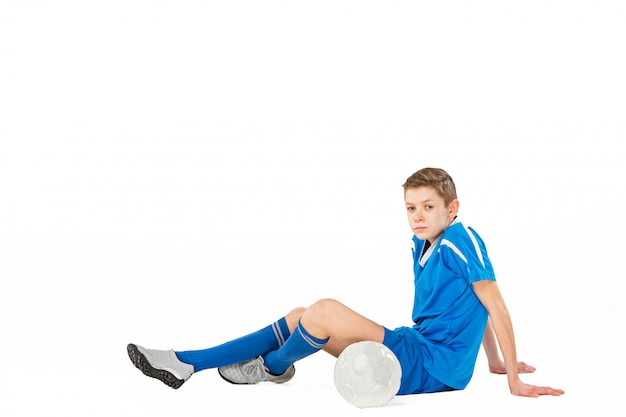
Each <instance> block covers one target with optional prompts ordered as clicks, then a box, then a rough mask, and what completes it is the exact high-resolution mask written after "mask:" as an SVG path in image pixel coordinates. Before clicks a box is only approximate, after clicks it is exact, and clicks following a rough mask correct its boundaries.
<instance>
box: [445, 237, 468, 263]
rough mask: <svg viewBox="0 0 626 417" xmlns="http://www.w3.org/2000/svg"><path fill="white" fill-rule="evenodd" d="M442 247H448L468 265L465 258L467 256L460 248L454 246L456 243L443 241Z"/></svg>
mask: <svg viewBox="0 0 626 417" xmlns="http://www.w3.org/2000/svg"><path fill="white" fill-rule="evenodd" d="M440 245H441V246H443V245H446V246H448V247H449V248H450V249H452V250H453V251H454V253H456V254H457V255H458V256H459V258H461V259H463V262H465V263H467V258H465V255H463V253H462V252H461V251H460V250H459V248H457V247H456V246H454V243H452V242H450V241H449V240H448V239H442V240H441V243H440Z"/></svg>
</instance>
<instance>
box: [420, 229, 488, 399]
mask: <svg viewBox="0 0 626 417" xmlns="http://www.w3.org/2000/svg"><path fill="white" fill-rule="evenodd" d="M413 242H414V245H415V246H414V249H413V259H414V273H415V299H414V304H413V321H414V323H415V324H414V325H413V328H414V329H415V330H417V333H418V334H419V339H422V340H421V343H420V345H421V350H422V352H423V355H424V368H425V369H426V370H427V371H428V372H429V373H430V374H431V375H432V376H433V377H435V378H436V379H438V380H439V381H441V382H443V383H444V384H446V385H448V386H449V387H452V388H456V389H463V388H465V386H466V385H467V384H468V383H469V381H470V379H471V377H472V374H473V372H474V364H475V362H476V357H477V355H478V351H479V349H480V345H481V342H482V338H483V335H484V333H485V326H486V324H487V318H488V314H487V310H486V309H485V307H484V306H483V305H482V304H481V302H480V300H479V299H478V297H476V294H475V293H474V291H473V289H472V283H474V282H477V281H481V280H495V274H494V272H493V268H492V266H491V262H490V261H489V258H488V256H487V250H486V248H485V244H484V242H483V241H482V239H481V238H480V236H478V234H477V233H476V232H475V231H474V230H473V229H471V228H469V227H466V226H464V225H463V223H461V222H460V221H458V220H457V221H455V222H454V223H452V224H451V225H450V226H449V227H448V228H447V229H446V230H445V231H444V233H443V234H442V236H441V237H440V238H439V240H438V241H437V242H435V243H434V244H433V245H431V246H428V242H427V241H422V240H419V239H417V237H415V236H413Z"/></svg>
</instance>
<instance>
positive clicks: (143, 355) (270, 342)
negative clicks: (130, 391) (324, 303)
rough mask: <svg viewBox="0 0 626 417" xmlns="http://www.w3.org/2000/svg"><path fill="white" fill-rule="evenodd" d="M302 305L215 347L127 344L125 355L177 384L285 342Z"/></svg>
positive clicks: (143, 368)
mask: <svg viewBox="0 0 626 417" xmlns="http://www.w3.org/2000/svg"><path fill="white" fill-rule="evenodd" d="M303 311H304V308H296V309H294V310H292V311H291V312H290V313H288V314H287V315H286V316H285V317H283V318H281V319H279V320H278V321H276V322H274V323H272V324H271V325H269V326H267V327H265V328H263V329H260V330H258V331H256V332H254V333H251V334H249V335H246V336H243V337H240V338H238V339H235V340H233V341H230V342H227V343H224V344H222V345H219V346H216V347H214V348H209V349H204V350H196V351H181V352H174V351H173V350H156V349H147V348H144V347H142V346H139V345H135V344H132V343H131V344H129V345H128V347H127V350H128V356H129V358H130V360H131V361H132V362H133V364H134V365H135V367H137V368H138V369H139V370H141V371H142V372H143V373H144V374H145V375H147V376H150V377H152V378H156V379H159V380H161V381H162V382H163V383H165V384H166V385H168V386H170V387H172V388H179V387H180V386H181V385H182V384H183V383H184V382H185V381H186V380H188V379H189V378H190V377H191V375H192V374H193V373H194V372H198V371H201V370H203V369H208V368H215V367H219V366H223V365H228V364H232V363H235V362H241V361H245V360H247V359H250V358H254V357H258V356H259V355H262V354H265V353H267V352H269V351H271V350H273V349H278V348H279V347H280V346H282V345H283V344H284V343H285V340H286V339H287V338H288V337H289V334H290V333H291V330H292V329H293V328H295V326H296V324H297V320H298V319H299V317H300V315H301V314H302V312H303Z"/></svg>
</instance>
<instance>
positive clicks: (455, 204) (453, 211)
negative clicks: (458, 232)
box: [448, 198, 459, 219]
mask: <svg viewBox="0 0 626 417" xmlns="http://www.w3.org/2000/svg"><path fill="white" fill-rule="evenodd" d="M458 212H459V200H457V199H456V198H455V199H454V200H452V201H451V202H450V205H448V217H450V219H454V217H455V216H456V215H457V213H458Z"/></svg>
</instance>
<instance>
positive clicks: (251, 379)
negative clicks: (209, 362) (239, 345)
mask: <svg viewBox="0 0 626 417" xmlns="http://www.w3.org/2000/svg"><path fill="white" fill-rule="evenodd" d="M217 371H218V372H219V374H220V376H221V377H222V378H223V379H224V380H226V381H228V382H230V383H231V384H258V383H259V382H264V381H268V382H275V383H277V384H282V383H284V382H287V381H289V380H290V379H291V378H293V375H294V374H295V373H296V368H295V367H294V366H293V365H291V366H290V367H289V368H287V370H286V371H285V372H283V373H282V374H280V375H274V374H270V373H269V371H268V370H267V368H266V367H265V365H264V361H263V357H261V356H259V357H258V358H252V359H249V360H247V361H244V362H239V363H234V364H232V365H227V366H222V367H220V368H217Z"/></svg>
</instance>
